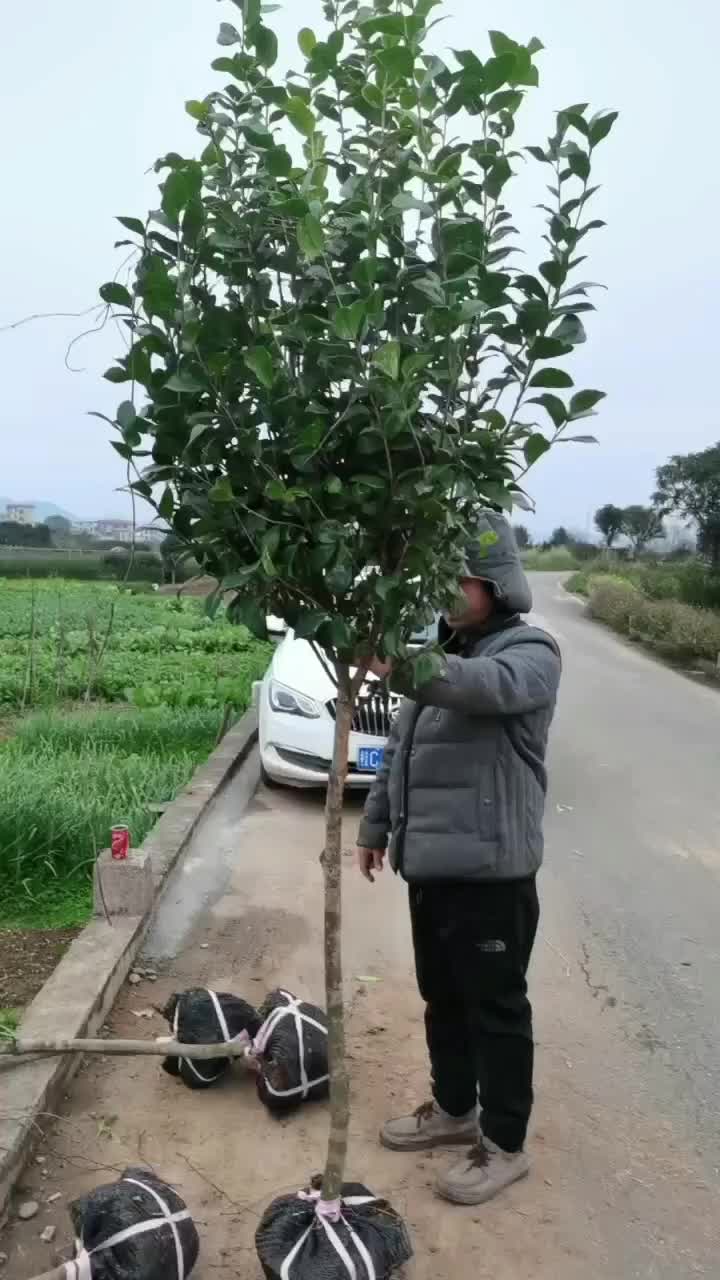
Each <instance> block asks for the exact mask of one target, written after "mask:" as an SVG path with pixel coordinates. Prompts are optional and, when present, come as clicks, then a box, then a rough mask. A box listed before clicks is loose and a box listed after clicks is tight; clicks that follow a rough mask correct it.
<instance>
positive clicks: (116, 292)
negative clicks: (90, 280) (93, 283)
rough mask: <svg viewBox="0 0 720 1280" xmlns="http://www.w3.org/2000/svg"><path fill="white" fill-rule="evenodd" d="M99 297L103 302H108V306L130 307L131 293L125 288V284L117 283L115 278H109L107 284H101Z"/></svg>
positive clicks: (131, 301) (131, 302)
mask: <svg viewBox="0 0 720 1280" xmlns="http://www.w3.org/2000/svg"><path fill="white" fill-rule="evenodd" d="M100 297H101V298H102V300H103V302H107V303H109V304H110V306H117V307H130V308H132V304H133V300H132V295H131V294H130V292H129V291H128V290H127V289H126V288H125V285H124V284H118V282H117V280H110V281H109V282H108V283H107V284H103V285H101V286H100Z"/></svg>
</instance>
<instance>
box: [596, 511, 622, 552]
mask: <svg viewBox="0 0 720 1280" xmlns="http://www.w3.org/2000/svg"><path fill="white" fill-rule="evenodd" d="M595 528H596V529H598V530H599V532H600V533H601V534H602V536H603V538H604V539H605V546H606V547H607V548H608V549H609V548H610V547H611V546H612V544H613V542H614V541H615V539H616V538H618V537H619V536H620V534H621V533H622V531H623V511H622V507H615V506H613V504H612V502H607V503H606V504H605V506H604V507H600V508H599V509H598V510H597V511H596V512H595Z"/></svg>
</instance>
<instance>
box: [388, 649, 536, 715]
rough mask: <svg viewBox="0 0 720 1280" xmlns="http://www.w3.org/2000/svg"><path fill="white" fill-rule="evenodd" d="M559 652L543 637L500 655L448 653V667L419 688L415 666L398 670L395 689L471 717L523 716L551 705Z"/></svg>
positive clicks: (393, 681) (429, 704) (394, 676)
mask: <svg viewBox="0 0 720 1280" xmlns="http://www.w3.org/2000/svg"><path fill="white" fill-rule="evenodd" d="M560 671H561V661H560V655H559V653H558V651H557V649H556V648H555V647H554V646H553V645H552V644H551V643H550V642H549V641H545V640H542V639H537V640H534V639H533V640H526V641H524V642H522V643H520V644H515V645H511V646H509V647H508V648H507V649H503V650H501V652H500V653H498V654H496V655H495V656H494V657H487V658H483V657H478V658H458V657H456V656H454V655H446V656H445V657H444V658H443V669H442V671H441V672H440V673H439V674H438V675H437V676H434V677H433V678H432V679H430V680H428V681H427V682H426V683H425V684H421V685H420V686H419V687H417V688H416V687H414V686H413V684H412V678H413V677H412V666H411V663H404V664H403V665H402V666H400V667H397V668H396V669H395V670H394V671H393V674H392V677H391V685H392V688H393V689H394V690H396V691H397V692H398V693H403V694H406V695H407V696H408V697H411V698H414V699H415V701H416V702H418V703H420V705H421V706H425V707H439V708H441V709H443V710H445V711H464V712H465V713H466V714H467V715H499V716H514V715H522V714H524V713H525V712H528V711H538V710H540V709H541V708H542V707H547V706H549V705H550V704H551V703H552V702H553V700H554V698H555V695H556V693H557V688H558V684H559V683H560Z"/></svg>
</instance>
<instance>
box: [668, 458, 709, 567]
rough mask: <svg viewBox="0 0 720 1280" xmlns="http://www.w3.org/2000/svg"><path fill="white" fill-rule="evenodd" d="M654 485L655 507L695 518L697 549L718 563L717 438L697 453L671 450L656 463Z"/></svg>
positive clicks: (687, 517) (689, 518)
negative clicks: (667, 457)
mask: <svg viewBox="0 0 720 1280" xmlns="http://www.w3.org/2000/svg"><path fill="white" fill-rule="evenodd" d="M657 486H658V487H657V491H656V493H655V494H654V498H653V501H654V502H655V504H656V506H657V507H658V509H659V510H660V511H661V512H662V513H663V514H664V515H669V514H670V512H677V514H678V515H681V516H685V518H686V519H688V520H695V521H697V525H698V530H699V539H698V541H699V546H700V550H701V552H702V554H703V555H705V556H707V557H708V559H709V560H710V561H711V563H712V565H713V567H715V568H718V567H720V441H719V442H718V443H717V444H715V445H712V446H711V448H709V449H703V450H702V451H701V452H700V453H686V454H675V456H674V457H672V458H671V459H670V461H669V462H667V463H666V464H665V466H663V467H658V470H657Z"/></svg>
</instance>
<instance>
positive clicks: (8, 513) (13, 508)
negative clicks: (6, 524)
mask: <svg viewBox="0 0 720 1280" xmlns="http://www.w3.org/2000/svg"><path fill="white" fill-rule="evenodd" d="M5 519H6V520H12V521H14V523H15V524H35V503H34V502H11V503H8V505H7V507H6V509H5Z"/></svg>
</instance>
